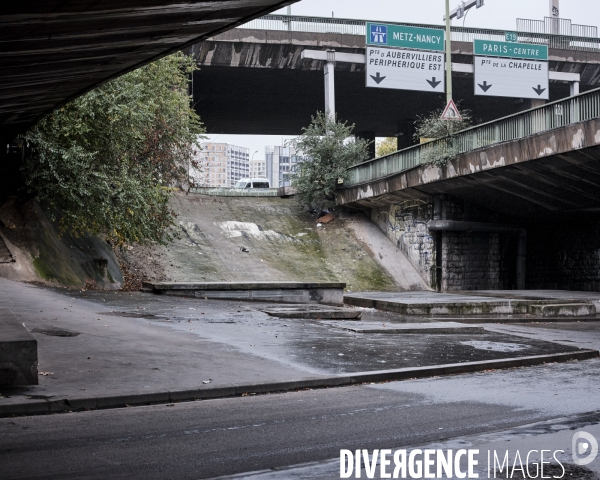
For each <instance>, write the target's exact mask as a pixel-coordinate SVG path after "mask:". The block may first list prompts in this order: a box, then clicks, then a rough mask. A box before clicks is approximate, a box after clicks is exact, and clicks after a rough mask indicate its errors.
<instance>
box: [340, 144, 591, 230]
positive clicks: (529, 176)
mask: <svg viewBox="0 0 600 480" xmlns="http://www.w3.org/2000/svg"><path fill="white" fill-rule="evenodd" d="M407 175H411V174H410V173H409V174H407ZM434 195H451V196H454V197H457V198H460V199H463V200H465V201H467V202H470V203H473V204H475V205H479V206H481V207H485V208H487V209H490V210H492V211H494V212H497V213H499V214H503V215H508V216H510V217H512V218H513V221H518V219H519V218H523V219H527V218H540V217H549V218H551V217H553V216H555V215H556V214H571V213H581V212H593V211H598V212H600V146H592V147H587V148H583V149H581V150H574V151H570V152H565V153H561V154H557V155H552V156H549V157H544V158H540V159H538V160H531V161H528V162H524V163H518V164H513V165H508V166H506V167H503V168H498V169H494V170H490V171H481V172H476V173H472V174H469V175H464V176H457V177H454V178H451V179H448V180H445V181H440V182H434V183H426V184H423V185H419V186H415V187H412V188H406V189H402V190H399V191H396V192H391V193H388V194H384V195H382V196H378V197H375V198H365V199H363V200H358V201H356V202H353V203H352V205H353V206H359V205H360V206H361V207H367V208H372V207H380V206H384V205H389V204H393V203H397V202H399V201H402V200H406V199H420V200H428V199H430V198H432V197H433V196H434Z"/></svg>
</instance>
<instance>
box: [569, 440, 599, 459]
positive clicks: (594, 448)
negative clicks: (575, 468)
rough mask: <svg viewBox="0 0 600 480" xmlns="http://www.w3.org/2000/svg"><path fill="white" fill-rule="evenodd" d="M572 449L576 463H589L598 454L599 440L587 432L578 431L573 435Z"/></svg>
mask: <svg viewBox="0 0 600 480" xmlns="http://www.w3.org/2000/svg"><path fill="white" fill-rule="evenodd" d="M571 451H572V453H573V461H574V462H575V465H589V464H590V463H592V462H593V461H594V460H595V459H596V456H597V455H598V442H597V441H596V439H595V438H594V436H593V435H590V434H589V433H587V432H577V433H576V434H575V435H573V443H572V445H571Z"/></svg>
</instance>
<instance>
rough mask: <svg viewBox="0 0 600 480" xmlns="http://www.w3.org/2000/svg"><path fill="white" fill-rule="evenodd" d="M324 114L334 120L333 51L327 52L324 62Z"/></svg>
mask: <svg viewBox="0 0 600 480" xmlns="http://www.w3.org/2000/svg"><path fill="white" fill-rule="evenodd" d="M325 113H326V114H327V115H329V116H330V117H331V118H332V119H334V120H335V50H327V62H325Z"/></svg>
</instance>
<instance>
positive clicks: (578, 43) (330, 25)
mask: <svg viewBox="0 0 600 480" xmlns="http://www.w3.org/2000/svg"><path fill="white" fill-rule="evenodd" d="M366 23H367V21H365V20H353V19H345V18H327V17H304V16H299V15H265V16H264V17H260V18H257V19H255V20H252V21H250V22H248V23H246V24H244V25H241V26H239V27H238V28H243V29H256V30H275V31H290V32H305V33H335V34H343V35H361V36H366ZM382 23H389V24H393V25H407V26H413V27H424V28H443V27H442V26H441V25H427V24H416V23H403V22H389V21H385V22H382ZM505 33H506V31H505V30H492V29H485V28H468V27H458V26H456V27H452V41H453V42H472V41H473V40H474V39H481V40H498V41H504V40H505V38H506V37H505ZM517 36H518V39H517V41H518V42H522V43H531V44H536V45H547V46H548V47H549V48H553V49H562V50H582V51H600V39H599V38H597V37H595V38H594V37H580V36H575V35H552V34H548V33H541V32H517Z"/></svg>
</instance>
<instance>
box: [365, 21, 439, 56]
mask: <svg viewBox="0 0 600 480" xmlns="http://www.w3.org/2000/svg"><path fill="white" fill-rule="evenodd" d="M367 45H375V46H380V47H393V48H414V49H416V50H432V51H434V52H443V51H444V30H440V29H436V28H421V27H407V26H404V25H390V24H385V23H367Z"/></svg>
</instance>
